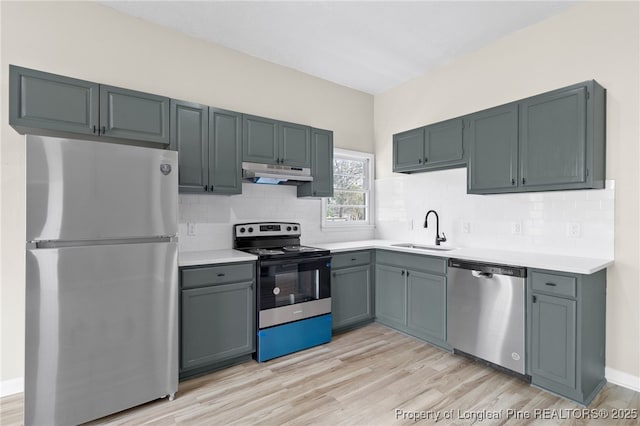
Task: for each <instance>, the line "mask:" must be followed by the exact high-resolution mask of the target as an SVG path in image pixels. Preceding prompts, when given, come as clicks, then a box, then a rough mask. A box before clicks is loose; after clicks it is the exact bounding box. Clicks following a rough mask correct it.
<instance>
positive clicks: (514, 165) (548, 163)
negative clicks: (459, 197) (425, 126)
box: [464, 80, 606, 194]
mask: <svg viewBox="0 0 640 426" xmlns="http://www.w3.org/2000/svg"><path fill="white" fill-rule="evenodd" d="M605 95H606V91H605V89H604V88H603V87H602V86H600V85H599V84H598V83H597V82H596V81H594V80H591V81H586V82H583V83H579V84H575V85H572V86H568V87H565V88H562V89H558V90H554V91H551V92H548V93H544V94H541V95H538V96H533V97H531V98H527V99H523V100H521V101H518V102H513V103H510V104H506V105H502V106H499V107H496V108H491V109H488V110H484V111H480V112H478V113H474V114H470V115H469V116H467V117H465V121H466V123H467V124H466V125H465V133H464V138H465V140H466V141H467V145H468V146H469V147H470V155H469V164H468V167H469V169H468V187H467V188H468V189H467V192H469V193H473V194H492V193H501V192H527V191H548V190H571V189H585V188H603V187H604V179H605V139H606V135H605V115H606V112H605Z"/></svg>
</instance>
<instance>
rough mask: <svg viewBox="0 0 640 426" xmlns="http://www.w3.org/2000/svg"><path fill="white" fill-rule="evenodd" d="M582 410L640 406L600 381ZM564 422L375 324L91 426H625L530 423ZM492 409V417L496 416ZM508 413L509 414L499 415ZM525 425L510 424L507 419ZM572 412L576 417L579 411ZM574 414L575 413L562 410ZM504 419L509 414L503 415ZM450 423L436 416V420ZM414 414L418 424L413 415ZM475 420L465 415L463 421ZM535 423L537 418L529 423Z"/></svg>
mask: <svg viewBox="0 0 640 426" xmlns="http://www.w3.org/2000/svg"><path fill="white" fill-rule="evenodd" d="M0 406H1V411H0V419H1V421H0V423H1V424H2V425H3V426H8V425H19V424H22V395H14V396H10V397H6V398H3V399H2V400H0ZM588 408H589V409H597V410H599V409H605V410H606V411H607V413H609V415H613V414H614V413H615V411H614V410H618V409H635V410H638V409H640V393H638V392H633V391H631V390H628V389H625V388H622V387H619V386H615V385H611V384H608V385H607V386H606V387H605V388H604V389H603V390H602V391H601V392H600V394H599V395H598V396H597V397H596V399H595V401H594V402H593V403H592V404H591V406H589V407H588ZM544 409H550V410H556V411H549V412H548V413H549V415H554V413H555V414H556V417H557V416H563V417H567V416H569V414H570V410H573V409H576V410H582V409H583V407H581V406H579V405H577V404H574V403H572V402H569V401H567V400H565V399H562V398H559V397H556V396H553V395H551V394H549V393H547V392H543V391H541V390H538V389H536V388H534V387H532V386H529V385H528V384H526V383H524V382H522V381H520V380H518V379H515V378H513V377H510V376H508V375H506V374H504V373H501V372H498V371H496V370H494V369H491V368H489V367H487V366H484V365H482V364H481V363H478V362H473V361H470V360H468V359H465V358H462V357H458V356H454V355H451V354H449V353H447V352H444V351H442V350H440V349H437V348H434V347H432V346H430V345H427V344H425V343H423V342H420V341H418V340H416V339H413V338H411V337H408V336H405V335H403V334H401V333H398V332H395V331H393V330H390V329H388V328H386V327H384V326H381V325H379V324H371V325H368V326H366V327H363V328H361V329H358V330H354V331H351V332H347V333H344V334H341V335H338V336H335V337H334V339H333V341H332V342H331V343H329V344H326V345H323V346H319V347H316V348H312V349H309V350H306V351H303V352H299V353H296V354H291V355H289V356H286V357H282V358H278V359H275V360H272V361H269V362H266V363H262V364H258V363H256V362H254V361H250V362H247V363H244V364H241V365H237V366H234V367H231V368H228V369H225V370H221V371H218V372H214V373H212V374H209V375H206V376H203V377H199V378H196V379H192V380H189V381H186V382H183V383H181V384H180V387H179V389H178V393H177V394H176V399H175V400H174V401H172V402H169V401H167V400H158V401H155V402H151V403H148V404H145V405H142V406H139V407H136V408H132V409H130V410H127V411H124V412H121V413H118V414H115V415H112V416H109V417H105V418H103V419H100V420H99V421H96V422H94V423H92V424H95V425H143V424H148V425H175V424H180V425H226V424H233V425H252V424H265V425H306V424H326V425H338V424H344V425H351V424H361V425H389V424H414V423H416V422H415V420H414V419H411V418H409V417H407V418H402V416H400V418H398V415H397V411H396V410H405V411H406V412H407V413H408V412H418V416H419V417H418V420H419V421H420V423H422V424H425V423H434V420H435V419H434V418H433V417H431V419H429V420H427V419H424V417H427V416H433V415H435V414H439V415H440V416H441V418H440V420H439V421H438V424H460V425H462V424H472V423H474V421H476V420H477V418H478V417H479V416H482V415H484V417H487V416H488V415H489V414H490V413H493V412H499V415H500V418H499V419H492V420H487V419H485V420H483V421H476V423H477V424H479V425H485V424H486V425H493V424H505V423H508V424H532V423H535V424H550V425H553V424H576V425H581V424H599V425H605V424H606V425H609V424H629V425H638V424H640V421H639V420H637V419H629V420H626V421H614V420H611V419H607V420H605V421H603V420H597V421H594V420H584V419H572V420H568V419H562V418H553V419H550V420H546V421H540V420H539V418H538V419H536V413H539V411H536V410H544ZM500 410H502V411H501V412H500ZM507 410H513V413H507ZM516 412H517V413H520V414H521V415H525V416H526V415H529V416H530V417H531V419H529V420H526V419H525V420H515V419H514V417H513V415H515V413H516ZM579 412H580V413H581V411H579ZM572 413H574V414H576V413H578V412H572ZM509 414H513V415H511V416H509ZM445 415H448V416H451V418H448V419H443V418H442V416H445ZM420 416H421V417H422V419H421V418H420ZM473 417H475V418H473ZM538 417H539V416H538Z"/></svg>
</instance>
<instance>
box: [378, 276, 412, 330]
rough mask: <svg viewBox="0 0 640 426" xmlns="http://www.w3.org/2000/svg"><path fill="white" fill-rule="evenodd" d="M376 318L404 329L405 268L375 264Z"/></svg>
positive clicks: (405, 304)
mask: <svg viewBox="0 0 640 426" xmlns="http://www.w3.org/2000/svg"><path fill="white" fill-rule="evenodd" d="M375 306H376V319H377V320H378V321H380V322H381V323H383V324H386V325H388V326H391V327H394V328H398V329H401V330H403V329H405V325H406V322H407V287H406V283H405V270H404V269H401V268H396V267H394V266H387V265H376V303H375Z"/></svg>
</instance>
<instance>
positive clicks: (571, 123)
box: [520, 86, 587, 187]
mask: <svg viewBox="0 0 640 426" xmlns="http://www.w3.org/2000/svg"><path fill="white" fill-rule="evenodd" d="M586 105H587V88H586V87H584V86H583V87H579V88H576V89H573V90H567V91H562V92H559V93H558V92H552V93H550V94H546V95H540V96H536V97H533V98H530V99H527V100H525V101H523V102H522V104H521V117H520V184H522V185H523V186H538V187H542V186H544V185H561V184H571V183H580V182H585V180H586V175H585V165H586V143H587V139H586V118H587V106H586Z"/></svg>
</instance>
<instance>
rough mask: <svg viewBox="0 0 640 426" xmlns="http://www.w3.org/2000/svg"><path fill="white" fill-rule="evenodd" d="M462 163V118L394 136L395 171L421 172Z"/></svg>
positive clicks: (456, 165)
mask: <svg viewBox="0 0 640 426" xmlns="http://www.w3.org/2000/svg"><path fill="white" fill-rule="evenodd" d="M465 164H466V161H465V155H464V139H463V121H462V119H461V118H455V119H452V120H447V121H443V122H440V123H435V124H431V125H428V126H424V127H420V128H418V129H413V130H409V131H406V132H402V133H398V134H395V135H393V171H394V172H402V173H412V172H424V171H429V170H440V169H445V168H452V167H463V166H465Z"/></svg>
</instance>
